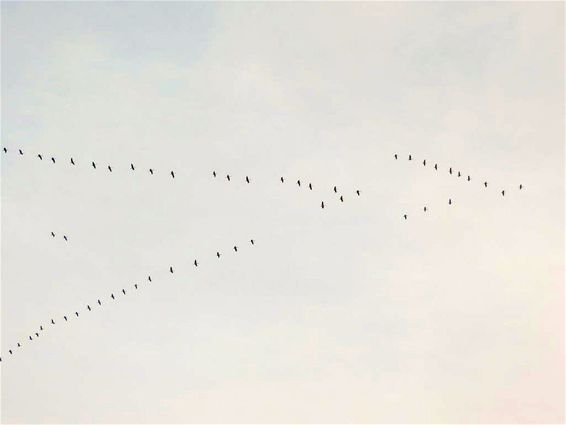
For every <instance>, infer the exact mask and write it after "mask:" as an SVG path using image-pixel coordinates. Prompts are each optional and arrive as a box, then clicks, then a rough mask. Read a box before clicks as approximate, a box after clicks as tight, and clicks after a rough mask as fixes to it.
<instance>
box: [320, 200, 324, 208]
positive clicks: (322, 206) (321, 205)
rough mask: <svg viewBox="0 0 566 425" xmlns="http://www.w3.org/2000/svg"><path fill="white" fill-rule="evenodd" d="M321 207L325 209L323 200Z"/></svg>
mask: <svg viewBox="0 0 566 425" xmlns="http://www.w3.org/2000/svg"><path fill="white" fill-rule="evenodd" d="M320 207H321V208H322V209H324V201H322V203H321V204H320Z"/></svg>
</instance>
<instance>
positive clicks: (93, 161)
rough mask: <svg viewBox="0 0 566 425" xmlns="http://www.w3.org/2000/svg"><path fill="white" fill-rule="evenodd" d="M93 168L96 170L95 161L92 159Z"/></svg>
mask: <svg viewBox="0 0 566 425" xmlns="http://www.w3.org/2000/svg"><path fill="white" fill-rule="evenodd" d="M92 168H94V169H95V170H96V164H95V163H94V161H92Z"/></svg>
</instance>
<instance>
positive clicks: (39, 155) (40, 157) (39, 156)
mask: <svg viewBox="0 0 566 425" xmlns="http://www.w3.org/2000/svg"><path fill="white" fill-rule="evenodd" d="M37 157H38V158H39V159H41V160H42V161H43V157H42V156H41V154H40V153H38V154H37Z"/></svg>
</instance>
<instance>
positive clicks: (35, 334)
mask: <svg viewBox="0 0 566 425" xmlns="http://www.w3.org/2000/svg"><path fill="white" fill-rule="evenodd" d="M248 243H249V245H250V246H255V244H256V242H255V239H250V240H249V241H248ZM240 247H241V246H240ZM238 248H239V247H238V245H234V246H233V248H232V250H233V251H234V252H235V253H237V252H238ZM229 251H230V250H229ZM222 255H223V254H222V253H221V252H220V251H216V257H217V258H218V259H220V258H221V256H222ZM200 265H201V264H200V263H199V260H198V259H195V260H194V262H193V266H194V267H195V268H197V267H199V266H200ZM174 273H175V267H173V266H169V274H174ZM147 282H148V283H152V282H153V279H152V277H151V275H148V276H147ZM132 287H133V288H134V289H133V290H134V291H137V290H138V289H140V287H141V285H140V284H138V283H134V284H133V286H132ZM119 294H122V295H119ZM127 294H128V291H126V288H121V290H119V291H116V293H114V292H111V293H110V296H109V298H110V300H112V301H116V300H117V299H118V296H125V295H127ZM103 299H104V298H97V300H96V302H94V303H92V304H86V306H85V307H84V308H85V310H86V311H87V312H91V311H92V310H93V308H94V307H96V306H98V307H102V306H103V305H104V302H103ZM80 311H81V310H75V311H74V313H71V314H70V315H62V316H61V318H62V319H63V320H64V321H65V322H68V321H69V320H70V319H71V318H72V317H73V315H74V316H75V317H76V318H79V317H80V313H79V312H80ZM58 322H59V320H55V319H54V318H51V319H50V321H49V323H51V325H52V326H54V325H56V324H57V323H58ZM44 330H45V328H44V327H43V325H40V326H39V332H33V333H31V334H30V335H28V338H27V339H28V340H29V341H33V340H34V339H36V338H39V336H40V335H41V333H42V332H43V331H44ZM16 346H17V348H21V347H22V343H21V342H17V343H16ZM8 353H9V354H10V356H12V355H13V354H14V350H13V349H12V348H10V349H9V350H8ZM0 362H2V357H0Z"/></svg>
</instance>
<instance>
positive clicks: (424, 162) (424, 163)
mask: <svg viewBox="0 0 566 425" xmlns="http://www.w3.org/2000/svg"><path fill="white" fill-rule="evenodd" d="M423 165H424V166H425V167H426V159H425V160H424V161H423Z"/></svg>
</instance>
